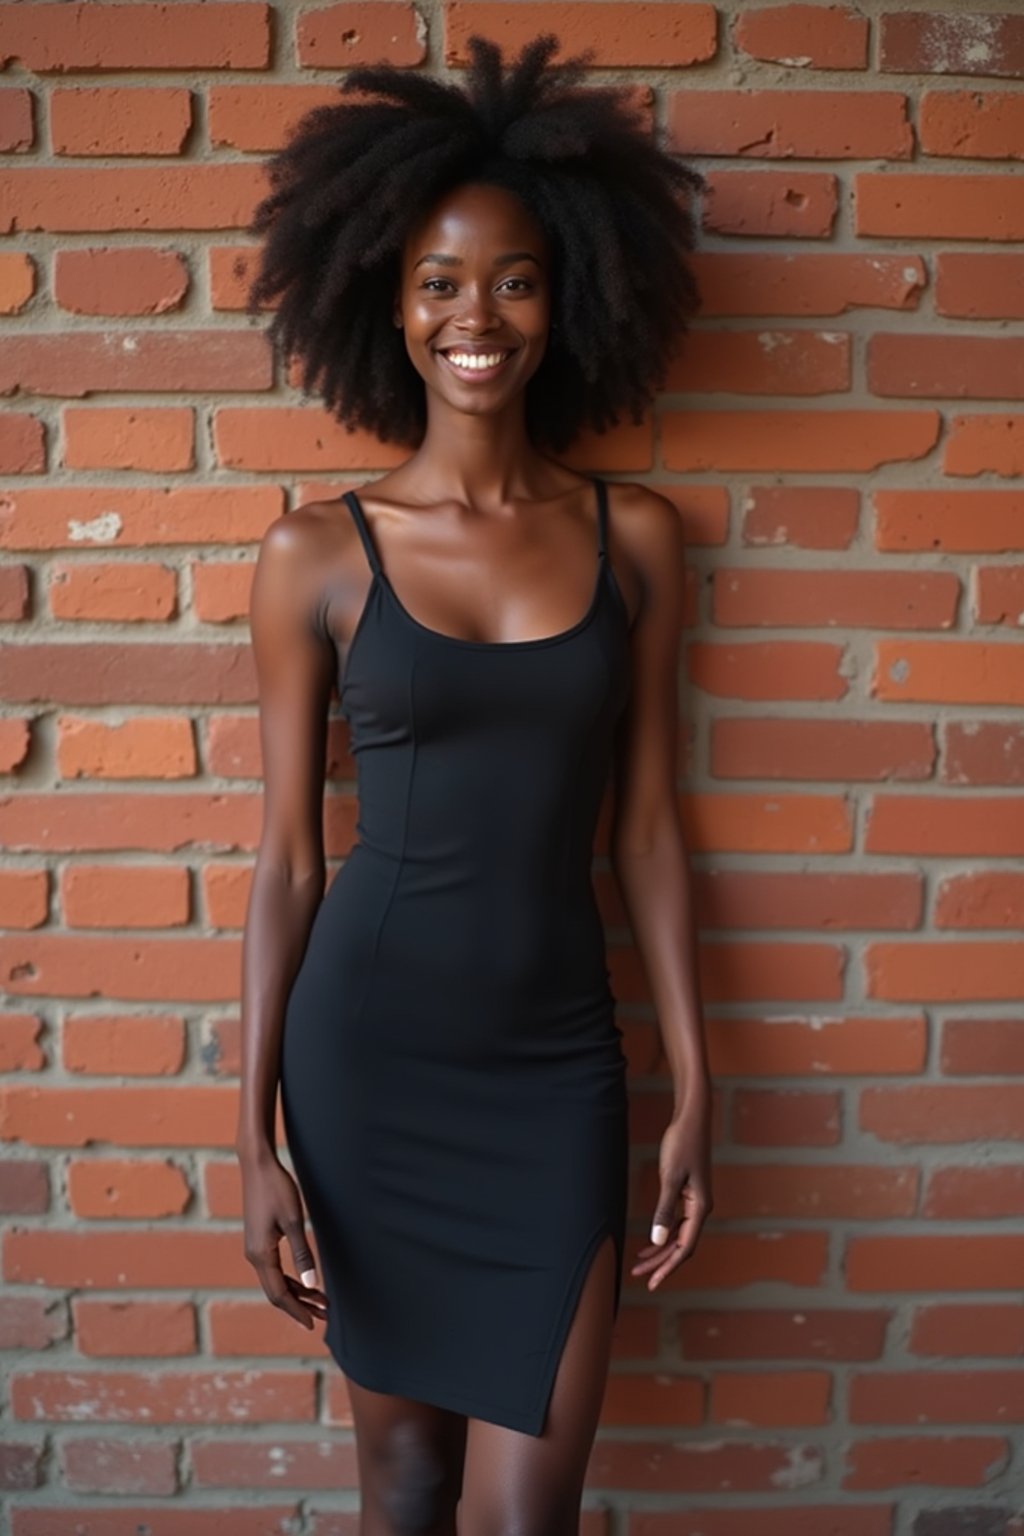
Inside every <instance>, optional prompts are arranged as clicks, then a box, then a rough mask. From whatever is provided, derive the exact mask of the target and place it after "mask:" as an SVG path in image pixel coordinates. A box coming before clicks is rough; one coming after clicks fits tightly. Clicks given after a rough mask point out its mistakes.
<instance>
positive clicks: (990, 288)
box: [935, 251, 1024, 320]
mask: <svg viewBox="0 0 1024 1536" xmlns="http://www.w3.org/2000/svg"><path fill="white" fill-rule="evenodd" d="M935 310H936V313H937V314H940V315H951V316H954V317H956V318H962V319H965V320H1019V319H1020V318H1021V317H1022V316H1024V255H1018V254H1017V253H1016V252H1011V251H940V252H939V254H938V255H937V256H936V258H935Z"/></svg>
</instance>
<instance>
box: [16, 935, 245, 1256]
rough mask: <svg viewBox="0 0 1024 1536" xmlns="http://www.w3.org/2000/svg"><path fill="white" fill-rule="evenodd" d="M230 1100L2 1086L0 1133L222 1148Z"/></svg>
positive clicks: (169, 1090) (170, 1092)
mask: <svg viewBox="0 0 1024 1536" xmlns="http://www.w3.org/2000/svg"><path fill="white" fill-rule="evenodd" d="M174 948H175V949H177V950H178V951H179V952H180V951H181V950H182V948H183V946H182V945H181V944H177V943H176V944H175V945H174ZM180 963H181V962H180V961H179V964H180ZM183 995H184V994H183ZM233 1099H234V1094H233V1093H232V1091H231V1089H229V1088H226V1087H225V1088H221V1087H219V1086H218V1087H209V1088H208V1087H206V1086H200V1085H193V1086H192V1087H177V1086H175V1087H163V1086H161V1087H153V1088H150V1087H132V1088H77V1087H76V1088H62V1087H48V1088H35V1087H31V1088H30V1087H23V1086H21V1085H20V1084H18V1085H16V1086H15V1085H12V1086H10V1087H7V1088H4V1089H3V1090H0V1135H2V1137H3V1139H4V1140H6V1141H26V1142H28V1143H29V1144H30V1145H32V1146H49V1147H82V1146H85V1145H86V1144H87V1143H89V1142H91V1141H111V1142H114V1143H115V1144H116V1145H118V1146H123V1147H129V1146H131V1147H153V1146H156V1147H159V1146H169V1147H171V1146H173V1147H214V1146H221V1147H226V1146H232V1145H233V1144H234V1129H233V1127H232V1124H231V1117H232V1113H233V1110H232V1101H233ZM196 1283H197V1284H198V1283H199V1282H198V1281H197V1282H196Z"/></svg>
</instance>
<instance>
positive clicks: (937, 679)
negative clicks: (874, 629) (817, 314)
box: [872, 640, 1024, 704]
mask: <svg viewBox="0 0 1024 1536" xmlns="http://www.w3.org/2000/svg"><path fill="white" fill-rule="evenodd" d="M876 658H877V659H876V664H875V676H874V680H873V684H872V691H873V692H874V694H875V696H876V697H877V698H880V699H886V700H894V699H927V700H935V701H937V702H943V701H944V702H947V703H952V704H1021V703H1024V673H1022V671H1021V667H1020V656H1019V654H1018V652H1017V648H1016V646H1013V645H996V644H992V645H988V644H985V643H984V642H983V641H980V640H906V641H901V640H880V641H878V642H877V646H876Z"/></svg>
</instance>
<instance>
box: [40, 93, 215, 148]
mask: <svg viewBox="0 0 1024 1536" xmlns="http://www.w3.org/2000/svg"><path fill="white" fill-rule="evenodd" d="M191 127H192V98H191V95H190V94H189V92H188V91H186V90H182V89H180V88H179V87H176V86H173V87H172V86H166V87H162V86H153V85H148V86H145V87H137V86H136V87H132V88H123V87H121V86H113V87H106V86H97V87H92V88H88V89H87V88H79V89H76V90H59V89H58V90H55V91H52V92H51V93H50V133H51V137H52V139H53V152H54V154H56V155H177V154H179V153H180V152H181V150H182V149H183V148H184V145H185V140H186V139H187V137H188V134H189V130H190V129H191Z"/></svg>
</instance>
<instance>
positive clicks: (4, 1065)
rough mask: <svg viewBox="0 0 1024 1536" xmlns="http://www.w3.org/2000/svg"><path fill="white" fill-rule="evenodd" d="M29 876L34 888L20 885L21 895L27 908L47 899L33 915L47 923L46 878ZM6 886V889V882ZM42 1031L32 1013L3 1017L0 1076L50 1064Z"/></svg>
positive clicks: (25, 923) (5, 894)
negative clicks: (43, 1045) (42, 1039)
mask: <svg viewBox="0 0 1024 1536" xmlns="http://www.w3.org/2000/svg"><path fill="white" fill-rule="evenodd" d="M29 874H30V876H31V887H32V888H31V889H29V890H26V889H25V886H26V885H27V884H28V882H19V884H21V886H22V892H21V894H22V897H23V900H24V901H25V905H26V908H27V907H28V906H29V905H31V906H32V907H35V908H38V906H39V897H40V895H42V897H43V898H44V899H43V912H42V914H41V915H39V916H35V915H34V914H33V917H32V920H33V921H34V922H36V923H39V922H44V921H45V919H46V916H47V912H46V902H45V897H46V881H45V876H44V877H43V878H42V879H41V880H38V879H37V878H36V877H35V876H34V875H31V872H29ZM4 884H5V886H6V881H5V882H4ZM40 887H41V890H40ZM10 894H11V893H10V891H9V890H7V889H5V890H4V898H5V905H6V901H7V899H8V897H9V895H10ZM5 917H6V914H5ZM5 926H12V927H18V926H21V925H20V924H18V922H17V921H15V922H14V923H12V924H7V923H6V922H5ZM24 926H25V927H28V926H29V919H28V918H27V917H26V920H25V922H24ZM42 1027H43V1023H42V1020H41V1019H38V1018H36V1016H35V1015H34V1014H31V1013H22V1014H19V1013H4V1014H0V1072H38V1071H39V1070H40V1068H42V1067H45V1066H46V1065H47V1064H48V1058H47V1057H46V1056H44V1054H43V1052H42V1049H41V1047H40V1045H39V1036H40V1034H41V1032H42Z"/></svg>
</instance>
